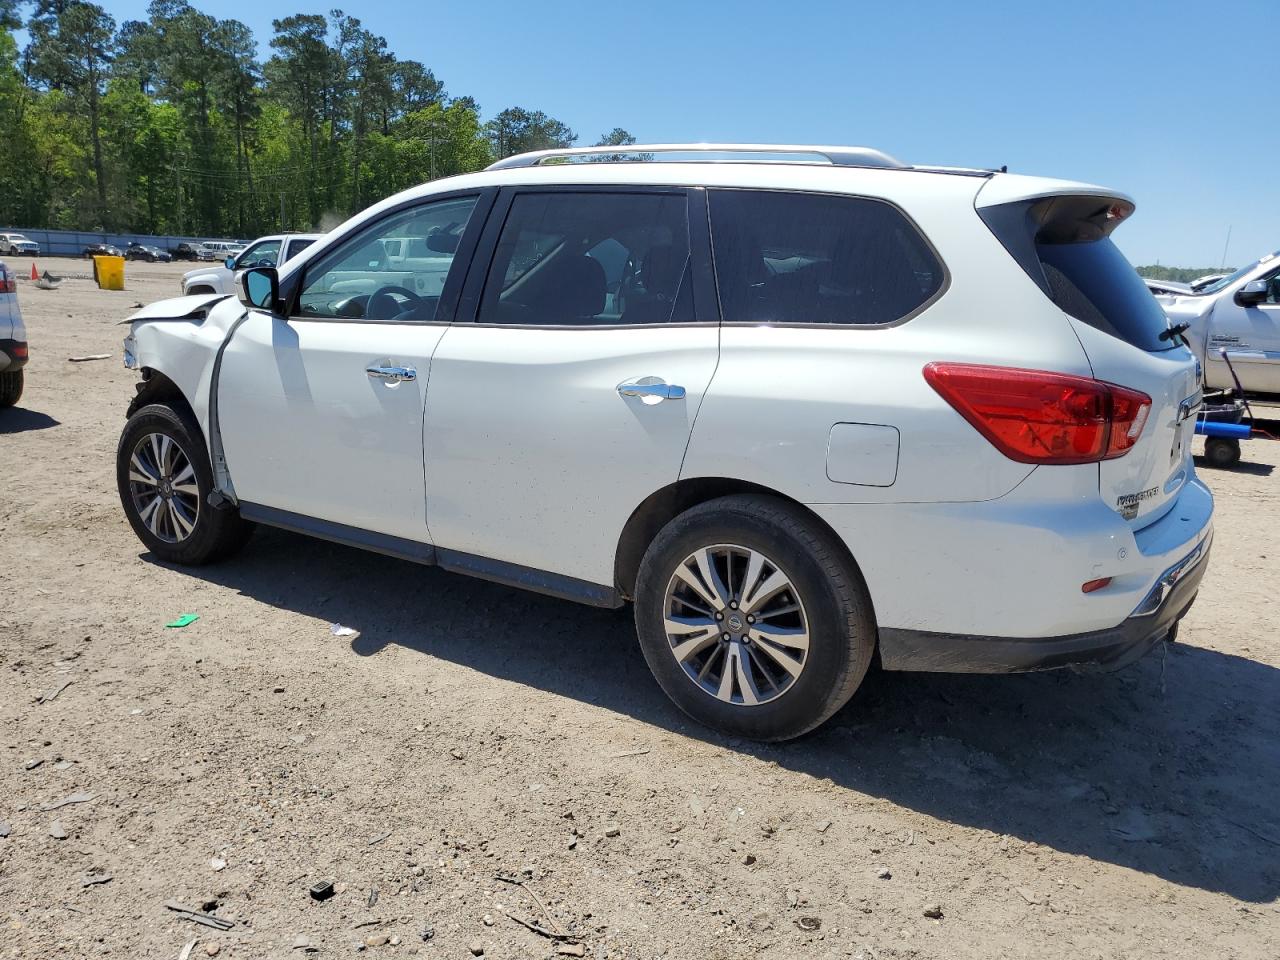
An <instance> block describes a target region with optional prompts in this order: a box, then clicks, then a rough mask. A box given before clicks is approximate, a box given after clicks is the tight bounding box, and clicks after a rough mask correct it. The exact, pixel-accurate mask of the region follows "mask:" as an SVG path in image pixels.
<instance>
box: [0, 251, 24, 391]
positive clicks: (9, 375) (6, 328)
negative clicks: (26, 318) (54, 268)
mask: <svg viewBox="0 0 1280 960" xmlns="http://www.w3.org/2000/svg"><path fill="white" fill-rule="evenodd" d="M26 365H27V328H26V326H25V325H24V324H23V322H22V311H21V310H20V309H19V308H18V285H17V282H16V281H15V280H14V278H13V274H12V273H10V272H9V268H8V266H6V265H5V264H4V263H0V409H2V408H4V407H12V406H13V405H14V404H15V403H17V402H18V401H19V400H20V399H22V386H23V379H24V371H23V368H24V367H25V366H26Z"/></svg>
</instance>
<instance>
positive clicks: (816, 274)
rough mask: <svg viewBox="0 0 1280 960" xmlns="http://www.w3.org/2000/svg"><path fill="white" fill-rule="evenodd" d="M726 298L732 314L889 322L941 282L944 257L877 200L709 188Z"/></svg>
mask: <svg viewBox="0 0 1280 960" xmlns="http://www.w3.org/2000/svg"><path fill="white" fill-rule="evenodd" d="M710 202H711V232H712V243H713V247H714V251H715V268H716V283H717V285H718V287H719V291H720V307H721V311H722V313H723V316H724V320H725V321H726V322H729V323H733V322H739V323H819V324H843V325H859V326H861V325H876V324H886V323H893V322H895V321H897V320H901V319H902V318H903V317H906V316H908V315H909V314H911V313H913V312H915V311H916V310H918V309H919V308H920V307H921V306H923V305H924V304H925V303H927V302H928V301H929V300H930V299H932V298H933V297H934V296H935V295H936V294H937V293H938V291H939V290H941V289H942V284H943V279H944V272H943V267H942V264H941V263H940V262H939V261H938V258H937V256H936V255H935V254H934V253H933V250H932V249H930V247H929V245H928V243H926V242H925V239H924V238H923V237H922V236H921V235H920V232H919V231H918V230H917V229H916V228H915V226H914V225H913V224H912V223H911V222H910V221H909V220H908V219H907V218H906V217H905V216H904V215H903V214H902V213H901V212H900V211H899V210H898V209H897V208H896V207H893V206H891V205H889V204H887V203H884V202H882V201H879V200H866V199H862V198H860V197H841V196H830V195H825V194H812V193H785V192H781V191H767V190H712V191H710Z"/></svg>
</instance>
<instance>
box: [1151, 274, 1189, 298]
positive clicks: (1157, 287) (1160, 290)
mask: <svg viewBox="0 0 1280 960" xmlns="http://www.w3.org/2000/svg"><path fill="white" fill-rule="evenodd" d="M1142 282H1143V283H1145V284H1146V285H1147V289H1148V290H1150V291H1151V293H1152V295H1153V296H1156V297H1185V296H1187V295H1188V294H1190V293H1191V284H1189V283H1178V282H1177V281H1176V280H1152V279H1150V278H1148V277H1143V278H1142Z"/></svg>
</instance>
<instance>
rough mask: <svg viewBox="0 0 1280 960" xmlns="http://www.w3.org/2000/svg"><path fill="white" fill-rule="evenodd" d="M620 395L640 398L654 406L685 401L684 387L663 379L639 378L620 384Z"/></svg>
mask: <svg viewBox="0 0 1280 960" xmlns="http://www.w3.org/2000/svg"><path fill="white" fill-rule="evenodd" d="M618 394H619V395H620V396H623V397H639V398H640V400H641V401H642V402H643V403H648V404H653V403H661V402H662V401H663V400H683V399H684V387H681V386H679V385H677V384H674V383H666V382H665V381H664V380H663V379H662V378H661V377H639V378H637V379H635V380H627V381H625V382H623V383H620V384H618Z"/></svg>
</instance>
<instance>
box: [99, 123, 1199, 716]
mask: <svg viewBox="0 0 1280 960" xmlns="http://www.w3.org/2000/svg"><path fill="white" fill-rule="evenodd" d="M619 149H620V148H619V147H616V146H610V147H605V148H588V149H583V150H557V151H548V152H545V153H535V154H525V155H521V156H516V157H511V158H508V159H505V160H502V161H499V162H498V163H496V164H494V165H493V166H492V167H490V168H489V169H488V170H487V171H484V172H481V173H476V174H469V175H466V176H459V177H452V178H449V179H447V180H438V181H435V182H433V183H430V184H427V185H425V186H421V187H417V188H414V189H411V190H408V191H405V192H403V193H400V194H397V195H395V196H392V197H389V198H388V199H386V200H384V201H382V202H381V203H379V204H377V205H375V206H373V207H371V208H370V209H368V210H366V211H364V212H363V213H361V214H359V215H357V216H355V217H353V218H352V219H351V220H349V221H348V222H347V223H346V224H344V225H343V226H342V227H340V228H338V229H337V230H335V231H334V232H332V233H330V234H328V235H327V236H326V237H325V238H324V239H322V240H320V241H318V242H317V243H316V244H315V245H314V246H313V247H312V248H311V249H309V250H307V251H306V253H305V254H303V255H302V256H301V257H298V258H296V259H294V260H291V261H289V262H287V263H286V264H285V265H284V266H283V268H281V269H275V268H270V267H268V268H254V269H250V270H246V271H245V272H244V273H243V275H242V276H241V278H240V283H239V284H238V286H239V291H238V292H239V294H240V297H239V299H230V298H224V299H221V300H219V299H218V298H217V297H214V296H188V297H182V298H179V299H175V300H170V301H164V302H160V303H155V304H152V305H150V306H149V307H147V308H145V309H143V310H142V311H140V312H138V313H136V314H135V315H134V316H133V317H131V318H130V321H129V322H130V323H131V324H132V326H131V329H130V333H129V335H128V337H127V338H126V341H125V347H126V362H127V363H129V364H130V365H131V366H133V367H135V368H136V369H138V370H139V372H140V374H141V376H142V380H143V382H142V384H141V385H140V388H139V392H138V395H137V397H136V398H135V399H134V400H133V403H132V405H131V406H130V409H129V419H128V422H127V424H126V425H125V428H124V431H123V433H122V435H121V437H120V442H119V446H118V448H117V461H116V462H117V467H116V478H117V485H118V488H119V492H120V498H121V503H122V505H123V509H124V513H125V515H126V517H127V518H128V520H129V522H130V524H131V525H132V526H133V529H134V531H135V532H136V533H137V535H138V537H139V538H140V540H141V541H142V543H143V544H144V545H145V547H146V549H148V550H150V551H151V552H152V553H153V554H154V555H155V556H156V557H158V558H160V559H162V560H165V561H168V562H173V563H184V564H199V563H205V562H209V561H212V560H215V559H218V558H224V557H227V556H229V555H230V554H232V553H234V552H235V551H236V550H237V549H239V548H240V547H241V546H242V545H243V544H244V542H245V540H246V538H247V536H248V534H249V532H250V530H251V527H252V524H253V523H264V524H269V525H273V526H279V527H284V528H287V529H290V530H294V531H299V532H303V533H307V534H311V535H314V536H317V537H322V538H326V539H329V540H335V541H338V542H341V543H347V544H351V545H355V546H359V547H362V548H366V549H370V550H376V551H379V552H381V553H385V554H390V555H392V556H397V557H402V558H405V559H408V560H414V561H417V562H419V563H424V564H437V565H439V566H442V567H444V568H445V569H448V570H452V571H457V572H461V573H468V574H472V575H475V576H479V577H484V578H487V579H491V580H496V581H499V582H502V583H506V584H509V585H512V586H519V587H524V588H527V589H531V590H536V591H540V592H543V593H549V594H552V595H555V596H559V597H563V598H569V599H574V600H579V601H582V602H584V603H589V604H594V605H598V606H604V607H616V606H621V605H622V604H623V603H625V602H627V601H633V602H634V607H635V619H636V627H637V632H638V634H639V639H640V645H641V648H642V650H643V652H644V655H645V658H646V660H647V662H648V664H649V666H650V668H651V669H652V671H653V673H654V675H655V677H656V678H657V680H658V683H659V684H660V685H661V687H662V688H663V690H664V691H666V693H667V694H668V695H669V696H670V697H671V699H672V700H674V701H675V703H676V704H678V705H679V706H680V708H681V709H683V710H684V711H686V712H687V713H688V714H689V715H691V716H693V717H695V718H696V719H698V720H700V721H702V722H704V723H706V724H708V725H710V726H713V727H715V728H718V729H720V730H723V731H726V732H729V733H732V734H735V735H742V736H748V737H753V738H760V739H766V740H781V739H786V738H790V737H796V736H799V735H800V734H802V733H804V732H805V731H807V730H811V729H813V728H814V727H816V726H817V725H819V724H820V723H822V722H823V721H825V720H826V719H827V718H828V717H830V716H831V715H832V714H833V713H835V711H836V710H838V709H839V708H840V707H841V705H843V704H844V703H845V702H846V701H847V700H848V699H849V698H850V696H852V694H853V692H854V690H856V689H857V687H858V685H859V684H860V683H861V681H862V678H863V676H864V674H865V673H866V671H867V669H868V667H869V665H870V664H871V662H872V659H873V658H874V657H876V656H877V655H878V656H879V658H880V660H881V662H882V664H883V665H884V667H885V668H887V669H891V670H926V671H962V672H995V673H1000V672H1016V671H1025V670H1042V669H1050V668H1056V667H1067V666H1076V667H1090V668H1094V669H1115V668H1118V667H1120V666H1123V665H1125V664H1127V663H1129V662H1131V661H1133V660H1135V659H1137V658H1138V657H1140V656H1142V655H1144V654H1145V653H1146V652H1147V651H1149V650H1151V649H1152V648H1153V647H1155V646H1156V645H1158V644H1159V643H1161V642H1162V641H1164V640H1166V639H1169V638H1171V637H1172V635H1173V633H1174V632H1175V630H1176V628H1177V625H1178V621H1179V619H1180V618H1181V617H1182V615H1183V614H1184V613H1186V611H1187V610H1188V608H1189V607H1190V606H1191V603H1192V601H1193V599H1194V597H1195V593H1196V590H1197V588H1198V585H1199V582H1200V579H1201V577H1202V575H1203V573H1204V570H1205V568H1206V566H1207V563H1206V557H1207V555H1208V552H1209V548H1210V540H1211V536H1212V515H1213V498H1212V496H1211V495H1210V493H1209V490H1208V489H1207V488H1206V487H1205V485H1204V484H1203V483H1201V482H1200V480H1199V479H1198V478H1197V476H1196V471H1195V465H1194V463H1193V461H1192V458H1191V438H1192V434H1193V430H1194V426H1195V413H1196V410H1197V408H1198V405H1199V403H1200V385H1199V382H1198V378H1197V364H1196V361H1195V358H1194V357H1193V356H1192V354H1191V352H1190V351H1189V350H1188V349H1187V348H1186V346H1185V345H1183V343H1182V342H1181V340H1179V339H1178V337H1177V336H1176V335H1175V334H1174V333H1173V332H1172V331H1171V330H1170V328H1169V325H1168V322H1167V321H1166V319H1165V317H1164V315H1163V313H1162V312H1161V310H1160V307H1159V305H1158V304H1157V303H1156V301H1155V300H1154V299H1153V298H1152V297H1151V295H1150V294H1149V293H1148V292H1147V289H1146V288H1145V287H1144V286H1143V284H1142V281H1141V279H1140V278H1139V277H1138V275H1137V274H1136V273H1135V272H1134V269H1133V267H1132V266H1131V265H1130V264H1129V263H1128V262H1127V261H1126V260H1125V258H1124V256H1123V255H1122V254H1121V253H1120V252H1119V250H1118V249H1117V248H1116V246H1115V245H1114V244H1113V243H1112V241H1111V239H1110V237H1109V234H1110V233H1111V232H1112V230H1114V229H1115V228H1116V227H1117V226H1118V225H1120V224H1122V223H1123V222H1124V221H1125V220H1126V219H1127V218H1128V216H1129V215H1130V213H1132V211H1133V203H1132V201H1130V200H1129V199H1128V198H1127V197H1125V196H1124V195H1123V194H1120V193H1116V192H1115V191H1113V190H1109V189H1106V188H1104V187H1097V186H1091V185H1087V184H1082V183H1073V182H1068V181H1061V180H1047V179H1041V178H1036V177H1025V176H1017V175H1012V174H1005V173H997V172H993V171H987V170H964V169H949V168H937V167H913V166H910V165H908V164H905V163H902V162H900V161H897V160H895V159H893V158H892V157H889V156H887V155H885V154H883V153H880V152H879V151H876V150H869V149H865V148H856V147H800V146H797V147H779V146H763V147H762V146H749V145H739V146H719V147H716V146H708V145H705V144H704V145H692V146H691V145H683V146H670V145H666V146H634V147H627V148H626V150H627V151H629V153H628V154H625V155H623V154H619ZM664 156H665V157H669V158H671V159H663V157H664ZM680 156H683V157H684V158H685V159H683V160H676V159H674V158H676V157H680ZM602 157H603V158H604V159H603V162H581V161H590V160H596V161H600V160H601V159H602ZM628 158H631V159H648V158H655V159H653V160H652V162H627V160H628ZM719 159H725V160H729V161H732V162H716V161H717V160H719ZM544 161H551V162H549V163H548V162H544ZM396 241H400V242H396ZM404 241H408V242H404ZM419 241H421V242H419ZM393 247H394V248H395V250H394V255H393V252H392V248H393ZM442 261H447V269H442ZM495 629H502V630H512V631H519V629H520V624H519V622H518V620H517V621H514V622H512V623H509V624H503V625H501V626H500V627H495ZM537 655H539V656H543V657H547V658H554V657H556V656H557V655H558V654H557V652H556V651H555V649H554V648H544V649H542V650H540V651H539V652H538V654H537ZM609 655H610V654H609V651H608V650H607V644H602V646H601V648H600V656H609ZM560 668H562V669H572V664H569V663H564V664H562V665H560Z"/></svg>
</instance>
